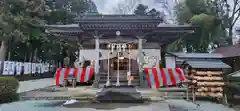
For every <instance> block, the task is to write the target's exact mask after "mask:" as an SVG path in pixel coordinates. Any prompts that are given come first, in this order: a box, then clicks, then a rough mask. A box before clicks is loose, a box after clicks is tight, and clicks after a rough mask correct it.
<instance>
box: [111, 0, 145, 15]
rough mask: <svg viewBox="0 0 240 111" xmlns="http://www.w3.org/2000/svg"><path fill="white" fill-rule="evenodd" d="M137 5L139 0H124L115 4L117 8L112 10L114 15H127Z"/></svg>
mask: <svg viewBox="0 0 240 111" xmlns="http://www.w3.org/2000/svg"><path fill="white" fill-rule="evenodd" d="M139 3H140V0H124V1H123V2H120V3H119V4H117V6H116V7H114V8H113V11H114V13H116V14H129V13H132V11H133V10H134V9H135V7H136V6H137V5H138V4H139Z"/></svg>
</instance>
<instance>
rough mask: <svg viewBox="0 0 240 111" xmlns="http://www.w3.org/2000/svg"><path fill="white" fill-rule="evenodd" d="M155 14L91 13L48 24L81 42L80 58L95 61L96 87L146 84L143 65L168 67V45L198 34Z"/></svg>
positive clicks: (62, 36) (56, 33)
mask: <svg viewBox="0 0 240 111" xmlns="http://www.w3.org/2000/svg"><path fill="white" fill-rule="evenodd" d="M161 22H162V20H161V19H159V18H157V17H153V16H138V15H87V16H84V17H81V18H80V19H78V20H76V21H75V24H69V25H48V26H46V27H47V30H48V31H49V32H51V33H52V34H55V35H56V36H59V37H61V38H62V39H67V40H69V41H76V42H78V43H79V45H80V46H78V47H79V58H84V60H86V61H94V66H93V67H94V70H95V80H96V81H95V83H94V85H95V87H103V85H105V84H106V83H107V82H110V83H111V84H118V85H126V84H128V80H127V79H126V78H127V74H130V75H132V76H134V77H135V79H133V80H132V83H131V84H132V85H134V86H140V87H144V86H145V85H146V79H145V77H144V74H143V70H142V67H144V66H146V67H147V66H149V67H160V66H159V65H160V64H161V65H162V67H165V63H166V62H168V61H166V60H165V52H166V46H167V45H168V44H170V43H173V42H174V41H176V40H177V39H180V38H181V37H186V36H188V35H190V34H194V32H195V29H196V27H193V26H191V25H172V24H163V23H161ZM76 47H77V46H76Z"/></svg>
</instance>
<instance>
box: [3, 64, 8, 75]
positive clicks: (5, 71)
mask: <svg viewBox="0 0 240 111" xmlns="http://www.w3.org/2000/svg"><path fill="white" fill-rule="evenodd" d="M8 67H9V61H4V66H3V75H9V73H8Z"/></svg>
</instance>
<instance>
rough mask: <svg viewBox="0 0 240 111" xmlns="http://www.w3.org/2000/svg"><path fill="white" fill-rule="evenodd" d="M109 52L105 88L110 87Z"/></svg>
mask: <svg viewBox="0 0 240 111" xmlns="http://www.w3.org/2000/svg"><path fill="white" fill-rule="evenodd" d="M109 51H110V50H109ZM109 59H110V52H108V77H107V83H106V86H110V77H109V76H110V67H109V65H110V60H109Z"/></svg>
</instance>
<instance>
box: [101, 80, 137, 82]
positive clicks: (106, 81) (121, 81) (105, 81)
mask: <svg viewBox="0 0 240 111" xmlns="http://www.w3.org/2000/svg"><path fill="white" fill-rule="evenodd" d="M106 82H107V80H100V81H99V83H106ZM110 82H112V83H116V82H117V80H111V81H110ZM119 82H121V83H128V81H127V80H119ZM131 82H132V83H140V81H139V80H133V81H131Z"/></svg>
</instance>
